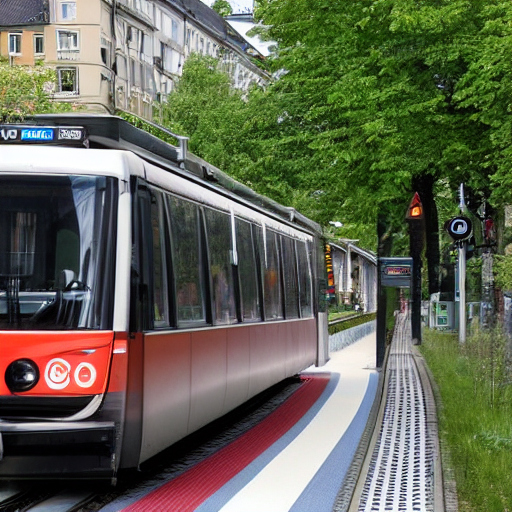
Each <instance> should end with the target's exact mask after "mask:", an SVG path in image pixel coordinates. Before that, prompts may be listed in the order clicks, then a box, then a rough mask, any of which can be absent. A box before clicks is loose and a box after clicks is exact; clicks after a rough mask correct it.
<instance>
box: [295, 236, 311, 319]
mask: <svg viewBox="0 0 512 512" xmlns="http://www.w3.org/2000/svg"><path fill="white" fill-rule="evenodd" d="M296 248H297V261H298V264H299V296H300V300H299V302H300V316H301V317H302V318H308V317H312V316H313V297H312V286H311V264H310V259H309V254H308V247H307V244H306V242H299V241H297V242H296Z"/></svg>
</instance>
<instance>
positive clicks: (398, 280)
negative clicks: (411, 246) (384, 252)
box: [379, 258, 412, 288]
mask: <svg viewBox="0 0 512 512" xmlns="http://www.w3.org/2000/svg"><path fill="white" fill-rule="evenodd" d="M379 268H380V284H381V285H382V286H392V287H395V288H410V287H411V280H412V258H379Z"/></svg>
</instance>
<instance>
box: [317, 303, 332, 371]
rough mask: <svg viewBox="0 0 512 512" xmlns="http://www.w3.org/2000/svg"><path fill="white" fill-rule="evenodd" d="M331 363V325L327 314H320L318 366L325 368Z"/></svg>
mask: <svg viewBox="0 0 512 512" xmlns="http://www.w3.org/2000/svg"><path fill="white" fill-rule="evenodd" d="M327 361H329V324H328V322H327V313H323V312H319V313H318V349H317V360H316V366H323V365H324V364H325V363H327Z"/></svg>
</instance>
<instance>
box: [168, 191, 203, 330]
mask: <svg viewBox="0 0 512 512" xmlns="http://www.w3.org/2000/svg"><path fill="white" fill-rule="evenodd" d="M169 206H170V210H171V231H172V240H173V255H174V258H173V266H174V278H175V283H176V294H177V297H176V302H177V304H176V305H177V313H178V326H180V325H181V326H183V325H186V324H189V323H205V322H206V312H205V289H204V279H203V258H202V250H201V236H200V235H201V229H200V226H201V224H200V220H199V207H198V206H197V205H196V204H195V203H192V202H190V201H185V200H184V199H179V198H177V197H174V196H169Z"/></svg>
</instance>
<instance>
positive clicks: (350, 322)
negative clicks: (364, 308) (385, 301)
mask: <svg viewBox="0 0 512 512" xmlns="http://www.w3.org/2000/svg"><path fill="white" fill-rule="evenodd" d="M353 315H354V314H353V313H352V317H351V318H348V319H347V320H343V322H339V323H336V324H332V325H329V334H330V335H333V334H336V333H337V332H341V331H345V330H346V329H351V328H352V327H356V326H358V325H361V324H365V323H366V322H371V321H372V320H375V319H376V318H377V313H362V314H359V315H357V316H353Z"/></svg>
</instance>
